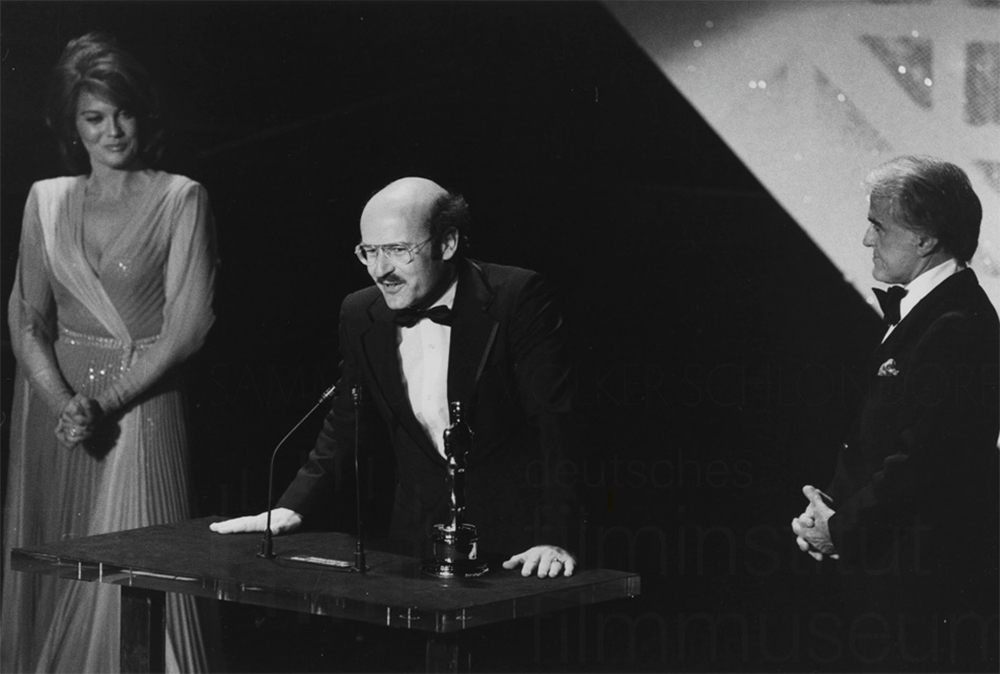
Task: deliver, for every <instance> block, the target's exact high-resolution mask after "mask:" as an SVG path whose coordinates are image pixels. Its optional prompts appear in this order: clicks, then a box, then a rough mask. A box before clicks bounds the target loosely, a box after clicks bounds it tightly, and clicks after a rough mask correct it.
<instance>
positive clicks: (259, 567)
mask: <svg viewBox="0 0 1000 674" xmlns="http://www.w3.org/2000/svg"><path fill="white" fill-rule="evenodd" d="M219 519H221V518H204V519H199V520H190V521H187V522H180V523H177V524H168V525H160V526H153V527H145V528H142V529H132V530H130V531H122V532H117V533H112V534H103V535H99V536H88V537H85V538H78V539H74V540H67V541H61V542H58V543H50V544H46V545H41V546H38V547H33V548H20V549H16V550H14V551H12V552H11V568H12V569H13V570H15V571H23V572H29V573H44V574H53V575H57V576H59V577H62V578H72V579H76V580H80V581H90V582H101V583H113V584H116V585H121V586H122V597H121V602H122V614H121V669H122V671H123V672H162V671H164V632H163V615H164V594H163V593H164V592H178V593H182V594H189V595H194V596H198V597H212V598H215V599H218V600H221V601H232V602H239V603H244V604H254V605H257V606H265V607H271V608H278V609H287V610H292V611H300V612H303V613H311V614H316V615H328V616H333V617H338V618H346V619H350V620H358V621H362V622H366V623H373V624H376V625H384V626H387V627H395V628H402V629H408V630H419V631H421V632H423V633H426V635H427V662H426V665H427V668H428V669H429V670H436V671H442V670H443V671H449V670H450V671H454V670H456V669H462V668H465V667H468V665H469V663H468V657H467V654H466V653H464V651H463V649H462V646H461V638H460V637H461V633H462V632H463V631H464V630H469V629H474V628H476V627H479V626H481V625H488V624H491V623H497V622H502V621H505V620H513V619H515V618H524V617H529V616H534V615H537V614H540V613H545V612H548V611H555V610H559V609H566V608H573V607H580V606H585V605H587V604H594V603H597V602H602V601H607V600H611V599H621V598H625V597H634V596H636V595H638V594H639V591H640V580H639V576H638V575H637V574H633V573H626V572H622V571H611V570H607V569H582V570H577V572H576V573H574V574H573V576H572V577H570V578H547V579H540V578H537V577H534V576H532V577H529V578H524V577H522V576H521V574H520V571H507V570H505V569H503V568H499V567H497V566H494V567H491V571H490V573H488V574H486V575H485V576H482V577H479V578H474V579H467V580H462V579H458V580H456V579H452V580H441V579H438V578H432V577H430V576H427V575H425V574H423V573H422V572H421V570H420V561H421V560H418V559H414V558H412V557H408V556H405V555H400V554H395V553H393V552H390V551H388V550H389V547H388V546H386V545H381V546H380V545H379V544H377V543H374V542H373V543H371V544H369V546H368V550H367V563H368V571H367V572H366V573H363V574H361V573H353V572H348V571H341V570H333V569H330V568H327V567H323V566H314V565H305V564H302V563H299V562H294V561H289V560H288V559H287V558H288V557H290V556H314V557H323V558H337V559H343V560H346V561H353V558H354V549H355V540H354V537H352V536H349V535H347V534H340V533H331V532H306V533H296V534H292V535H288V536H281V537H277V538H275V542H274V552H275V554H276V555H277V558H276V559H273V560H268V559H261V558H259V557H257V556H256V553H257V548H258V546H259V543H260V538H261V536H260V535H252V534H229V535H221V534H217V533H214V532H212V531H211V530H209V528H208V525H209V523H210V522H213V521H218V520H219Z"/></svg>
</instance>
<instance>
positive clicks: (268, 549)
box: [257, 384, 357, 559]
mask: <svg viewBox="0 0 1000 674" xmlns="http://www.w3.org/2000/svg"><path fill="white" fill-rule="evenodd" d="M335 395H337V385H336V384H332V385H331V386H330V388H328V389H327V390H325V391H323V395H321V396H320V398H319V400H318V401H317V402H316V404H315V405H313V406H312V409H310V410H309V411H308V412H306V413H305V416H303V417H302V418H301V419H299V423H297V424H295V426H293V427H292V430H290V431H288V433H287V434H286V435H285V437H283V438H282V439H281V442H279V443H278V446H277V447H275V448H274V451H273V452H271V467H270V469H269V470H268V473H267V524H265V525H264V540H262V541H261V542H260V551H259V552H258V553H257V556H258V557H263V558H265V559H274V540H273V539H274V536H273V534H272V533H271V510H272V509H273V507H274V505H273V504H274V458H275V457H276V456H278V450H279V449H281V446H282V445H283V444H285V440H287V439H288V438H289V437H291V435H292V433H294V432H295V431H296V430H298V428H299V426H301V425H302V424H303V422H305V420H306V419H308V418H309V417H310V416H311V415H312V413H313V412H315V411H316V409H317V408H318V407H319V406H320V405H322V404H323V403H325V402H326V401H327V400H329V399H330V398H332V397H333V396H335ZM356 460H357V457H355V461H356Z"/></svg>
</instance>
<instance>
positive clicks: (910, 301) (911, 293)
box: [882, 258, 965, 342]
mask: <svg viewBox="0 0 1000 674" xmlns="http://www.w3.org/2000/svg"><path fill="white" fill-rule="evenodd" d="M963 269H965V265H964V264H961V263H960V262H959V261H958V260H956V259H954V258H952V259H950V260H948V261H947V262H942V263H941V264H939V265H938V266H936V267H934V268H933V269H928V270H927V271H925V272H924V273H923V274H921V275H920V276H918V277H917V278H915V279H913V280H912V281H910V282H909V283H908V284H907V285H905V286H903V287H904V288H906V295H904V296H903V299H902V300H900V302H899V323H902V322H903V319H904V318H906V314H908V313H910V311H912V310H913V307H915V306H917V302H919V301H920V300H922V299H924V298H925V297H927V295H928V294H929V293H930V292H931V291H932V290H934V289H935V288H937V287H938V286H939V285H941V282H942V281H944V280H945V279H946V278H948V277H949V276H954V275H955V274H957V273H958V272H960V271H962V270H963ZM899 323H896V325H899ZM896 325H890V326H889V329H888V330H886V331H885V336H883V337H882V341H883V342H885V340H886V339H887V338H888V337H889V335H891V334H892V331H893V329H895V327H896Z"/></svg>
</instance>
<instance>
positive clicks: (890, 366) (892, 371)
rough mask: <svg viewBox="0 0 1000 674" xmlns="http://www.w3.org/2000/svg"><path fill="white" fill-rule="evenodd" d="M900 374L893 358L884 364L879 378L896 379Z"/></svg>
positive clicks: (881, 366) (879, 369)
mask: <svg viewBox="0 0 1000 674" xmlns="http://www.w3.org/2000/svg"><path fill="white" fill-rule="evenodd" d="M898 374H899V368H897V367H896V361H895V360H894V359H892V358H890V359H889V360H887V361H885V362H884V363H882V365H880V366H879V368H878V376H880V377H895V376H896V375H898Z"/></svg>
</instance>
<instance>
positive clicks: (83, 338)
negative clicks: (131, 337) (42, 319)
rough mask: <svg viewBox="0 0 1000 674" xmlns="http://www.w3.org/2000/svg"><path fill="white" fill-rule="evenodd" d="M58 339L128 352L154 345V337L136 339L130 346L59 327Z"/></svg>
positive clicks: (116, 340)
mask: <svg viewBox="0 0 1000 674" xmlns="http://www.w3.org/2000/svg"><path fill="white" fill-rule="evenodd" d="M59 339H61V340H65V341H67V342H69V343H70V344H74V345H75V344H82V345H85V346H96V347H99V348H101V349H115V350H119V351H130V350H132V349H141V348H144V347H147V346H152V345H153V344H155V343H156V340H157V338H156V337H143V338H142V339H137V340H135V341H134V342H132V344H128V343H127V342H123V341H122V340H120V339H115V338H114V337H98V336H97V335H85V334H83V333H81V332H75V331H73V330H70V329H69V328H65V327H63V326H61V325H60V326H59Z"/></svg>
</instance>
